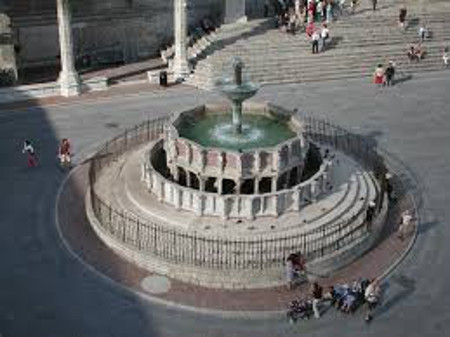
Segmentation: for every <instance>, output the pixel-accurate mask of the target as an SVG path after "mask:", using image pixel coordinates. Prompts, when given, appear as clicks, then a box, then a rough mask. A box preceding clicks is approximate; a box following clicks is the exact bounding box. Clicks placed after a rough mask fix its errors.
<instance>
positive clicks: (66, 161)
mask: <svg viewBox="0 0 450 337" xmlns="http://www.w3.org/2000/svg"><path fill="white" fill-rule="evenodd" d="M58 152H59V153H58V155H59V161H60V164H61V166H69V165H70V142H69V140H68V139H67V138H64V139H63V140H62V141H61V144H60V145H59V151H58Z"/></svg>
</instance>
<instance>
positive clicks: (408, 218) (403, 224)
mask: <svg viewBox="0 0 450 337" xmlns="http://www.w3.org/2000/svg"><path fill="white" fill-rule="evenodd" d="M412 221H413V216H412V214H411V211H410V210H408V209H407V210H406V211H404V212H403V213H402V216H401V220H400V225H399V226H398V230H397V237H398V238H399V239H400V240H403V239H404V237H405V234H406V233H407V232H408V230H409V227H410V226H411V222H412Z"/></svg>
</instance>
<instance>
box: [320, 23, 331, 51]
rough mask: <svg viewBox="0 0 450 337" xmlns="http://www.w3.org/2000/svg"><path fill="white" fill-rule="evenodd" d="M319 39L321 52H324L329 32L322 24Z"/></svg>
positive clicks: (325, 25)
mask: <svg viewBox="0 0 450 337" xmlns="http://www.w3.org/2000/svg"><path fill="white" fill-rule="evenodd" d="M320 38H321V40H322V48H321V50H322V51H324V50H325V46H326V44H327V43H328V40H329V38H330V30H329V29H328V27H327V24H326V23H324V24H323V25H322V30H321V32H320Z"/></svg>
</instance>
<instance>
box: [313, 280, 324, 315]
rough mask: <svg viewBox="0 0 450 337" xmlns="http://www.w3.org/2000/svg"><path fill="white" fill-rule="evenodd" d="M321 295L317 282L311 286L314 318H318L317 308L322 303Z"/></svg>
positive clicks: (320, 288)
mask: <svg viewBox="0 0 450 337" xmlns="http://www.w3.org/2000/svg"><path fill="white" fill-rule="evenodd" d="M322 293H323V289H322V287H321V286H320V285H319V284H318V283H317V282H314V283H313V284H312V285H311V296H312V298H313V300H312V307H313V312H314V317H315V318H320V310H319V306H320V303H321V301H322V295H323V294H322Z"/></svg>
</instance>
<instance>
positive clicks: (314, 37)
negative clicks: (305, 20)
mask: <svg viewBox="0 0 450 337" xmlns="http://www.w3.org/2000/svg"><path fill="white" fill-rule="evenodd" d="M319 40H320V35H319V33H318V31H317V30H315V31H314V33H313V34H312V36H311V43H312V53H313V54H317V53H319Z"/></svg>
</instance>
